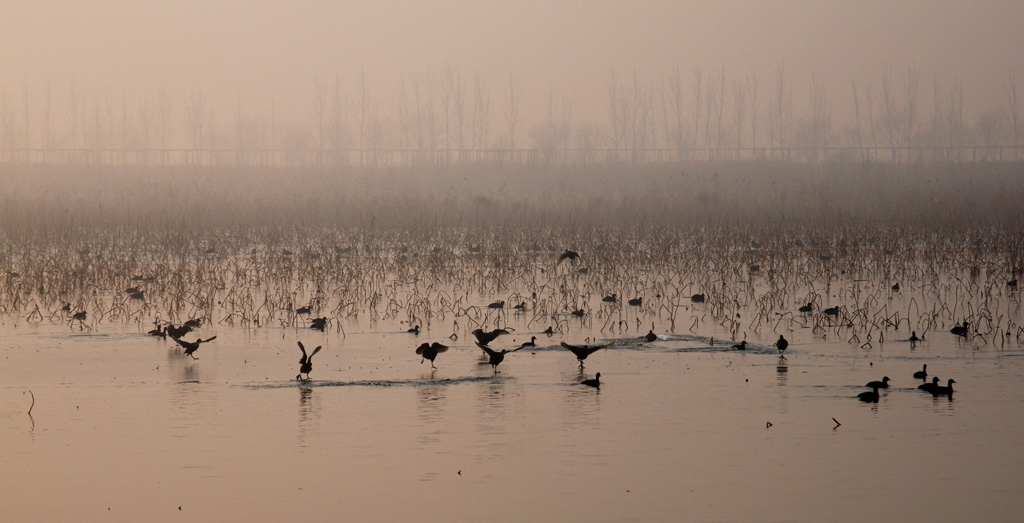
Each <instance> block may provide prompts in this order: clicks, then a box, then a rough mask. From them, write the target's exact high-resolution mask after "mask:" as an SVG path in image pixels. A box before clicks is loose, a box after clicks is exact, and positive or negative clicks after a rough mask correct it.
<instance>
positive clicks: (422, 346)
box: [416, 343, 430, 356]
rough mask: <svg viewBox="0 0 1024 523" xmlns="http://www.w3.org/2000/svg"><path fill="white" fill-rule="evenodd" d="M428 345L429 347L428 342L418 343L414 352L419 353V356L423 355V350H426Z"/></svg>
mask: <svg viewBox="0 0 1024 523" xmlns="http://www.w3.org/2000/svg"><path fill="white" fill-rule="evenodd" d="M429 347H430V344H428V343H420V346H419V347H416V354H419V355H420V356H422V355H423V351H425V350H427V349H428V348H429Z"/></svg>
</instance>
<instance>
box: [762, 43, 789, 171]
mask: <svg viewBox="0 0 1024 523" xmlns="http://www.w3.org/2000/svg"><path fill="white" fill-rule="evenodd" d="M792 111H793V90H792V88H791V87H789V85H787V83H786V63H785V62H784V61H783V60H779V63H778V65H777V66H776V68H775V94H774V97H773V99H772V103H771V104H769V106H768V123H769V130H770V133H769V138H771V143H772V146H773V147H774V148H776V149H778V150H779V152H780V154H781V157H782V158H783V159H785V158H787V157H788V152H787V150H786V148H787V147H789V134H790V130H789V127H790V120H791V119H792Z"/></svg>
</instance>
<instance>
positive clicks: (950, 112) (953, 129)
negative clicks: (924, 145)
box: [946, 78, 966, 161]
mask: <svg viewBox="0 0 1024 523" xmlns="http://www.w3.org/2000/svg"><path fill="white" fill-rule="evenodd" d="M946 129H947V134H948V138H947V147H949V149H950V150H951V151H952V158H951V159H952V160H954V161H958V160H960V156H961V154H962V147H963V145H964V134H965V130H966V129H965V126H964V84H963V80H961V79H960V78H956V79H954V80H953V84H952V85H951V86H950V88H949V92H948V93H947V96H946Z"/></svg>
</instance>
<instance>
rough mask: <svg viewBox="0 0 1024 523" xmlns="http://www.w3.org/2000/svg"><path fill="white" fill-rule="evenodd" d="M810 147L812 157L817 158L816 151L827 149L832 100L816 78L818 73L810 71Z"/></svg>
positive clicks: (830, 129) (829, 135)
mask: <svg viewBox="0 0 1024 523" xmlns="http://www.w3.org/2000/svg"><path fill="white" fill-rule="evenodd" d="M809 92H810V96H811V143H810V145H811V147H812V148H813V149H814V159H815V160H817V158H818V152H819V151H820V150H822V149H828V147H829V146H830V145H831V144H830V139H831V136H832V102H831V100H829V96H828V89H827V88H826V87H825V85H824V84H823V83H822V82H821V80H819V79H818V75H816V74H814V73H811V85H810V90H809Z"/></svg>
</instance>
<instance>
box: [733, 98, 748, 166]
mask: <svg viewBox="0 0 1024 523" xmlns="http://www.w3.org/2000/svg"><path fill="white" fill-rule="evenodd" d="M732 100H733V107H734V108H735V111H734V112H733V117H734V119H733V128H734V129H735V130H736V154H735V157H736V159H737V160H738V159H739V158H740V151H741V150H742V149H743V122H744V120H746V118H747V84H746V82H744V81H743V79H742V78H733V81H732Z"/></svg>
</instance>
